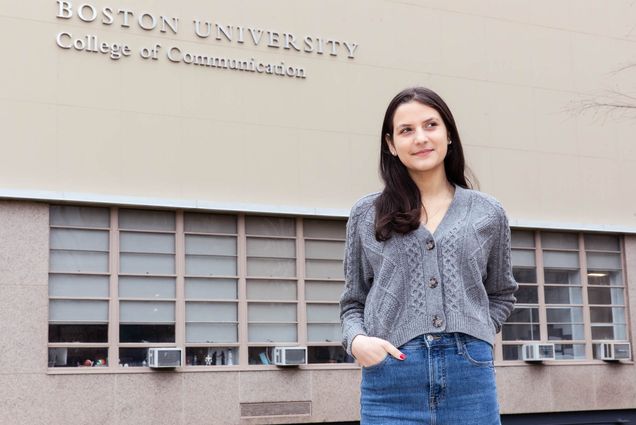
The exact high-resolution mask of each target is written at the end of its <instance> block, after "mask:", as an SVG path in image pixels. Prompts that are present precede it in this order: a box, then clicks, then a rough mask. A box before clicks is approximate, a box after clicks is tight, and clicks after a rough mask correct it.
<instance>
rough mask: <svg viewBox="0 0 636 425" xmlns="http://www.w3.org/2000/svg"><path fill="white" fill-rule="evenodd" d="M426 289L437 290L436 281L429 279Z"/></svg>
mask: <svg viewBox="0 0 636 425" xmlns="http://www.w3.org/2000/svg"><path fill="white" fill-rule="evenodd" d="M428 287H429V288H437V279H435V278H434V277H432V278H430V280H429V281H428Z"/></svg>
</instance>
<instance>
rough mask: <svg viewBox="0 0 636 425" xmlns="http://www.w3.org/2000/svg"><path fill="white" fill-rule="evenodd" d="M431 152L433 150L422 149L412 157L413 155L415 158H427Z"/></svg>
mask: <svg viewBox="0 0 636 425" xmlns="http://www.w3.org/2000/svg"><path fill="white" fill-rule="evenodd" d="M431 152H433V149H423V150H421V151H417V152H415V153H414V154H413V155H415V156H427V155H428V154H430V153H431Z"/></svg>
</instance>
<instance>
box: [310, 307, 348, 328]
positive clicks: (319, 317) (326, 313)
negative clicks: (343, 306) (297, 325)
mask: <svg viewBox="0 0 636 425" xmlns="http://www.w3.org/2000/svg"><path fill="white" fill-rule="evenodd" d="M307 322H320V323H330V322H333V323H340V308H339V306H338V305H337V304H307Z"/></svg>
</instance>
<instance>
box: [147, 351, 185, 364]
mask: <svg viewBox="0 0 636 425" xmlns="http://www.w3.org/2000/svg"><path fill="white" fill-rule="evenodd" d="M179 366H181V348H149V349H148V367H151V368H171V367H179Z"/></svg>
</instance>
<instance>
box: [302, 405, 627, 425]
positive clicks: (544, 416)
mask: <svg viewBox="0 0 636 425" xmlns="http://www.w3.org/2000/svg"><path fill="white" fill-rule="evenodd" d="M501 424H502V425H619V424H634V425H636V409H630V410H602V411H590V412H559V413H541V414H525V415H502V416H501ZM292 425H303V424H292ZM305 425H306V424H305ZM325 425H360V422H329V423H326V424H325Z"/></svg>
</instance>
